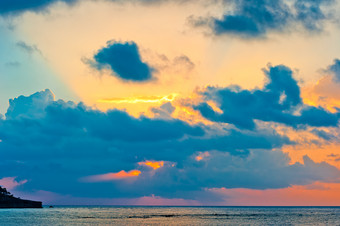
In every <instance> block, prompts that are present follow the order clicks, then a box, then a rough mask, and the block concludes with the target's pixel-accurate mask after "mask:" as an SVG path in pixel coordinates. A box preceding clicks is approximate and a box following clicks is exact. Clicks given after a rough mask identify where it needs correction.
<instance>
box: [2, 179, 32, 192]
mask: <svg viewBox="0 0 340 226" xmlns="http://www.w3.org/2000/svg"><path fill="white" fill-rule="evenodd" d="M25 183H27V180H22V181H17V180H16V177H4V178H2V179H0V186H2V187H4V188H6V189H8V190H12V189H15V188H16V187H18V186H20V185H23V184H25Z"/></svg>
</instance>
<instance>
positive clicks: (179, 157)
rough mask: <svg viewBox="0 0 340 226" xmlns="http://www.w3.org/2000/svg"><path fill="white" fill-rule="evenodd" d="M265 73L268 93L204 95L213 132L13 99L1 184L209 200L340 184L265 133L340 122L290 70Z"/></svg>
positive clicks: (5, 122) (0, 122)
mask: <svg viewBox="0 0 340 226" xmlns="http://www.w3.org/2000/svg"><path fill="white" fill-rule="evenodd" d="M265 74H266V76H267V77H268V82H267V83H266V84H265V86H264V88H263V89H256V90H251V91H249V90H241V89H240V88H237V87H226V88H215V87H208V88H207V89H206V90H205V92H202V93H201V94H202V95H203V97H205V98H207V100H210V99H212V100H214V101H216V103H217V104H218V105H219V107H220V109H221V111H222V113H218V112H215V111H214V110H212V109H209V106H207V105H205V104H203V103H201V104H199V105H198V106H196V107H197V109H198V110H199V111H200V112H201V113H202V115H203V116H205V117H206V118H207V119H208V120H211V122H213V124H212V125H211V126H208V125H203V124H188V123H187V122H185V121H182V120H179V119H175V118H172V117H171V111H170V114H169V115H168V117H159V118H158V117H157V115H156V117H155V118H148V117H146V116H141V117H139V118H135V117H133V116H130V115H129V114H127V113H126V112H124V111H119V110H115V109H113V110H109V111H107V112H101V111H99V110H96V109H93V108H90V107H88V106H86V105H84V104H83V103H75V102H71V101H68V102H66V101H64V100H55V99H54V95H53V93H52V92H51V91H50V90H44V91H41V92H37V93H35V94H32V95H31V96H20V97H18V98H14V99H11V100H10V106H9V108H8V110H7V113H6V115H5V118H1V119H0V139H1V142H0V150H1V155H2V158H1V160H0V178H9V177H10V178H14V177H16V178H17V180H18V181H26V180H27V181H26V182H25V183H23V184H21V186H20V189H21V190H22V191H33V190H43V191H48V192H53V193H57V194H63V195H65V194H67V195H70V196H73V197H92V198H138V197H148V196H152V195H155V196H161V197H164V198H177V199H178V198H185V199H192V200H201V201H203V202H204V200H205V199H206V201H207V200H210V201H212V202H213V201H214V197H212V196H211V192H209V189H211V188H222V187H226V188H249V189H269V188H270V189H278V188H287V187H290V186H291V185H306V184H310V183H313V182H315V181H321V182H326V183H327V182H338V180H339V176H338V175H339V173H340V172H339V170H338V169H337V168H336V167H334V166H332V165H330V164H328V163H326V162H321V163H316V162H314V161H313V160H311V159H310V158H309V157H308V156H305V157H304V158H303V162H302V163H295V164H291V163H290V158H289V157H288V155H287V154H284V153H283V152H282V151H281V150H280V149H281V147H283V146H284V145H287V144H293V142H292V141H291V140H290V139H289V138H288V137H286V136H283V135H279V134H278V133H277V132H276V131H275V130H274V129H271V128H269V127H261V128H260V127H258V126H257V124H258V123H259V121H261V120H262V121H266V122H274V123H282V124H284V125H287V126H293V127H296V126H300V125H303V126H310V127H318V126H323V127H328V126H336V123H337V120H338V115H337V114H336V113H330V112H328V111H326V110H325V109H322V108H315V107H312V106H308V105H305V104H303V103H302V101H301V98H300V89H299V86H298V85H297V82H296V81H295V79H294V78H293V77H292V71H291V70H290V69H289V68H287V67H285V66H282V65H281V66H275V67H272V66H271V67H269V68H268V69H267V70H265ZM166 105H167V108H169V106H168V105H169V103H168V104H166ZM163 108H164V107H163ZM170 108H171V109H173V108H174V107H173V106H170ZM160 109H162V107H161V108H160ZM207 109H208V110H207ZM296 110H298V111H299V112H298V113H296V112H295V111H296ZM154 111H155V109H154ZM262 115H263V116H262ZM288 119H289V120H288ZM227 123H228V124H233V125H235V127H233V126H228V124H227ZM217 125H218V128H220V129H216V128H217V127H216V126H217ZM300 129H301V130H303V129H304V127H301V128H300ZM315 134H318V133H315ZM320 136H322V137H324V135H323V134H321V135H320ZM65 185H67V186H65ZM98 191H100V192H98ZM215 201H218V197H216V200H215Z"/></svg>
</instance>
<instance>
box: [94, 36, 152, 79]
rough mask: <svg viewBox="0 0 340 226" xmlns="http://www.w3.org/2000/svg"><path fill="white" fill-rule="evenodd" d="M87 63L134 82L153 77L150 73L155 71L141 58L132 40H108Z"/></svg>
mask: <svg viewBox="0 0 340 226" xmlns="http://www.w3.org/2000/svg"><path fill="white" fill-rule="evenodd" d="M89 63H90V65H91V66H92V67H94V68H96V69H98V70H102V69H109V70H111V74H112V75H113V76H117V77H118V78H120V79H123V80H126V81H134V82H143V81H148V80H151V79H153V77H152V73H153V72H154V71H155V69H153V68H152V67H150V66H149V65H148V64H147V63H145V62H143V61H142V60H141V57H140V54H139V50H138V46H137V44H136V43H134V42H125V43H120V42H115V41H109V42H108V43H107V46H106V47H104V48H102V49H100V50H99V51H98V52H97V53H96V54H95V55H94V57H93V61H90V62H89Z"/></svg>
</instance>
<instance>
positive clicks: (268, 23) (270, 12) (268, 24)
mask: <svg viewBox="0 0 340 226" xmlns="http://www.w3.org/2000/svg"><path fill="white" fill-rule="evenodd" d="M234 4H235V12H234V14H232V15H231V14H226V15H224V16H223V18H222V19H214V20H213V29H214V32H215V34H217V35H220V34H236V35H240V36H245V37H247V36H251V37H253V36H261V35H264V34H265V33H266V32H267V30H273V29H274V30H281V29H282V28H284V26H285V25H286V24H287V22H288V21H289V18H290V16H291V15H290V11H289V8H288V7H287V5H285V4H284V2H282V1H270V0H241V1H234Z"/></svg>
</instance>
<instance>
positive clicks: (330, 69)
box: [327, 59, 340, 82]
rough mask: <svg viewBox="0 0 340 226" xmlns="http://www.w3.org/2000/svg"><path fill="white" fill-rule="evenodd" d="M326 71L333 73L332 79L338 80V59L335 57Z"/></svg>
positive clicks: (339, 71)
mask: <svg viewBox="0 0 340 226" xmlns="http://www.w3.org/2000/svg"><path fill="white" fill-rule="evenodd" d="M327 71H328V72H330V73H332V74H333V80H334V81H335V82H340V60H339V59H335V60H334V63H333V64H332V65H330V66H328V68H327Z"/></svg>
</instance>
